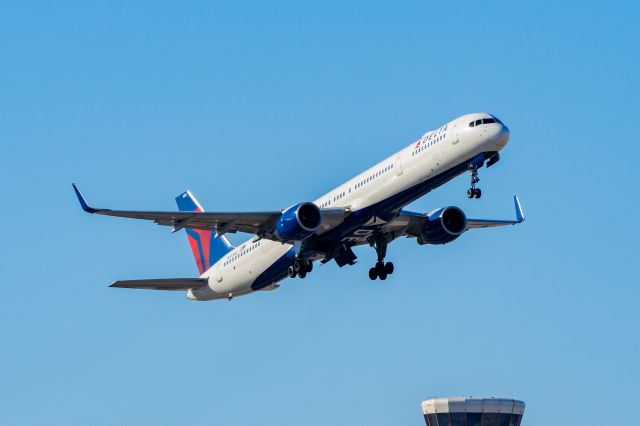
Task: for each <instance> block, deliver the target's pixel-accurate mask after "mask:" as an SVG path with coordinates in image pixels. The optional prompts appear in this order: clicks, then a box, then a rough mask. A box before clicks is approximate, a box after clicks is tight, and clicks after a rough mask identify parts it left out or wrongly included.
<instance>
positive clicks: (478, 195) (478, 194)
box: [473, 188, 482, 198]
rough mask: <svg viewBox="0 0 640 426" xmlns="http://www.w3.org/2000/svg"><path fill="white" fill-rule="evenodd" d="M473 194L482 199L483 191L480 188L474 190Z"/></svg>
mask: <svg viewBox="0 0 640 426" xmlns="http://www.w3.org/2000/svg"><path fill="white" fill-rule="evenodd" d="M473 192H474V193H475V194H474V195H475V196H476V198H480V197H482V190H481V189H480V188H476V189H474V190H473Z"/></svg>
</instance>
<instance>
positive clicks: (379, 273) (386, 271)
mask: <svg viewBox="0 0 640 426" xmlns="http://www.w3.org/2000/svg"><path fill="white" fill-rule="evenodd" d="M370 244H371V245H372V246H374V247H375V249H376V254H377V255H378V261H377V262H376V264H375V266H374V267H373V268H371V269H369V278H370V279H371V280H375V279H377V278H380V279H381V280H383V281H384V280H386V279H387V276H388V275H391V274H393V270H394V267H393V263H391V262H387V263H384V258H385V256H386V255H387V236H386V235H385V234H383V233H377V234H376V236H375V239H374V240H373V241H372V242H371V243H370Z"/></svg>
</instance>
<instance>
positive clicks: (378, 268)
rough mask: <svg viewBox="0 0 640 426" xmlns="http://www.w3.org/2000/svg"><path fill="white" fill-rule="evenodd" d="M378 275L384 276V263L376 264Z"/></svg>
mask: <svg viewBox="0 0 640 426" xmlns="http://www.w3.org/2000/svg"><path fill="white" fill-rule="evenodd" d="M375 268H376V273H377V274H378V276H380V275H382V273H383V272H384V263H382V262H376V266H375Z"/></svg>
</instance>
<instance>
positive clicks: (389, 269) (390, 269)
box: [384, 262, 394, 275]
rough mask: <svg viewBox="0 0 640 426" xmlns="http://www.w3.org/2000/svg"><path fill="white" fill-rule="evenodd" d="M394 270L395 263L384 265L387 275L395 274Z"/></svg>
mask: <svg viewBox="0 0 640 426" xmlns="http://www.w3.org/2000/svg"><path fill="white" fill-rule="evenodd" d="M393 270H394V267H393V263H391V262H387V263H385V264H384V271H385V272H386V273H387V275H391V274H393Z"/></svg>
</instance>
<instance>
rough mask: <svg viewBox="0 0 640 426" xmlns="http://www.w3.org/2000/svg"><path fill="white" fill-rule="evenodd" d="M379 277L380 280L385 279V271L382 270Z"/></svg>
mask: <svg viewBox="0 0 640 426" xmlns="http://www.w3.org/2000/svg"><path fill="white" fill-rule="evenodd" d="M378 278H380V279H381V280H382V281H384V280H386V279H387V272H386V271H382V273H381V274H380V276H379V277H378Z"/></svg>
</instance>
